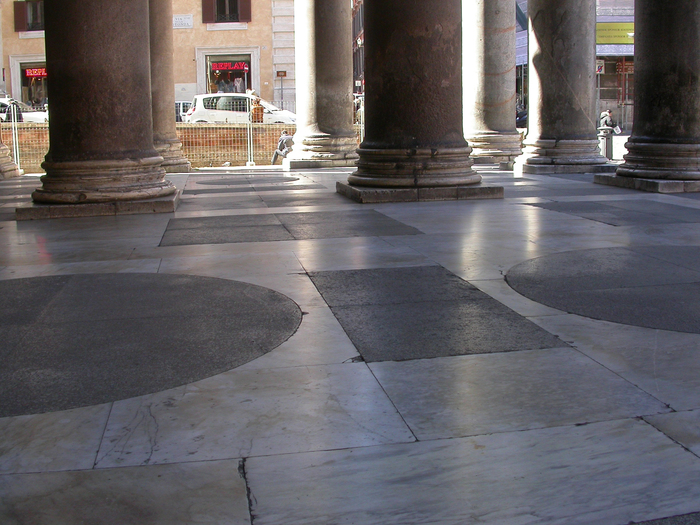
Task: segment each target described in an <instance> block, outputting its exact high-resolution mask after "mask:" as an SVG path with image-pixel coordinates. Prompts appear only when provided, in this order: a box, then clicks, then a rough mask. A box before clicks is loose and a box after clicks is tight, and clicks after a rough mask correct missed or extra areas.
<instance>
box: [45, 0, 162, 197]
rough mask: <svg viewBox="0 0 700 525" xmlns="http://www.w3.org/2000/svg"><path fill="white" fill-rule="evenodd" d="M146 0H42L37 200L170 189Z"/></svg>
mask: <svg viewBox="0 0 700 525" xmlns="http://www.w3.org/2000/svg"><path fill="white" fill-rule="evenodd" d="M148 19H149V15H148V0H114V1H112V2H103V1H101V0H65V1H63V2H47V3H46V4H45V27H46V67H47V70H48V72H49V75H50V76H51V82H50V83H49V88H48V89H49V100H50V101H51V102H50V105H49V115H50V118H49V140H50V147H49V152H48V153H47V155H46V160H45V162H44V164H43V167H44V169H45V170H46V175H44V176H43V177H42V179H41V180H42V184H43V186H42V188H41V189H39V190H37V191H35V192H34V193H33V194H32V197H33V199H34V200H35V201H38V202H53V203H89V202H109V201H119V200H135V199H148V198H154V197H160V196H165V195H171V194H173V193H175V187H174V186H173V185H172V184H171V183H170V182H169V181H166V180H165V170H164V169H163V168H162V167H161V163H162V162H163V158H162V157H161V156H159V155H158V153H157V152H156V151H155V149H154V147H153V115H152V110H151V68H150V53H149V28H148Z"/></svg>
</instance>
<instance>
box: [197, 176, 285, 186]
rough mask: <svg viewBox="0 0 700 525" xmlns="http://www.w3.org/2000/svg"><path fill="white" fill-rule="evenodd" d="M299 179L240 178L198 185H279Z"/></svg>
mask: <svg viewBox="0 0 700 525" xmlns="http://www.w3.org/2000/svg"><path fill="white" fill-rule="evenodd" d="M297 180H299V177H245V178H243V177H238V178H233V177H229V178H221V179H213V180H202V181H197V182H196V183H197V184H202V185H205V186H239V185H240V186H243V185H246V184H279V183H282V182H294V181H297Z"/></svg>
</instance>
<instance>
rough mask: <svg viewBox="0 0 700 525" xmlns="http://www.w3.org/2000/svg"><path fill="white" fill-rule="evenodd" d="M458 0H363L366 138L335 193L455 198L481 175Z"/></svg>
mask: <svg viewBox="0 0 700 525" xmlns="http://www.w3.org/2000/svg"><path fill="white" fill-rule="evenodd" d="M461 3H462V2H461V0H383V1H381V2H379V1H373V2H366V3H365V64H366V68H365V140H364V141H363V142H362V144H361V145H360V149H359V150H358V152H359V154H360V160H359V161H358V164H357V171H356V172H355V173H353V174H352V175H351V176H350V177H349V178H348V183H349V184H343V183H338V185H337V189H338V191H339V192H340V193H342V194H344V195H346V196H348V197H350V198H353V199H355V200H358V201H360V202H371V201H373V202H377V201H410V200H428V199H430V200H443V199H457V198H467V193H465V191H460V189H462V190H463V189H464V188H465V187H468V186H470V185H474V184H477V183H479V182H480V181H481V176H480V175H479V174H477V173H476V172H474V170H472V168H471V166H472V163H473V161H472V159H471V157H470V156H469V153H470V152H471V148H470V147H469V145H468V144H467V141H466V140H465V139H464V127H463V115H462V28H461V26H462V7H461ZM501 190H502V188H501ZM494 196H498V195H494ZM471 198H473V194H471Z"/></svg>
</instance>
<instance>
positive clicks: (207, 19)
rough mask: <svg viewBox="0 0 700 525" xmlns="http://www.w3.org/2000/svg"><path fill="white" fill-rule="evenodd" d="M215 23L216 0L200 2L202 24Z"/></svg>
mask: <svg viewBox="0 0 700 525" xmlns="http://www.w3.org/2000/svg"><path fill="white" fill-rule="evenodd" d="M215 22H216V0H202V23H203V24H213V23H215Z"/></svg>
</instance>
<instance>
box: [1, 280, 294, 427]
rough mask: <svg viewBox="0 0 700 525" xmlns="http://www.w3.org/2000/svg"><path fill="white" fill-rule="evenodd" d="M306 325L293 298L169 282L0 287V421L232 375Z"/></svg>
mask: <svg viewBox="0 0 700 525" xmlns="http://www.w3.org/2000/svg"><path fill="white" fill-rule="evenodd" d="M300 323H301V311H300V309H299V307H298V306H297V304H296V303H295V302H294V301H292V300H291V299H289V298H288V297H286V296H284V295H282V294H280V293H278V292H275V291H273V290H269V289H267V288H262V287H260V286H255V285H252V284H247V283H242V282H237V281H228V280H224V279H215V278H211V277H198V276H192V275H168V274H129V273H124V274H86V275H66V276H54V277H36V278H30V279H16V280H9V281H0V363H2V366H1V367H0V417H5V416H16V415H21V414H32V413H40V412H50V411H56V410H65V409H69V408H75V407H80V406H87V405H95V404H99V403H106V402H110V401H116V400H119V399H126V398H129V397H134V396H140V395H144V394H148V393H152V392H158V391H161V390H165V389H168V388H173V387H176V386H179V385H183V384H187V383H191V382H193V381H197V380H200V379H204V378H206V377H210V376H212V375H215V374H218V373H221V372H224V371H227V370H231V369H232V368H236V367H238V366H240V365H242V364H244V363H247V362H248V361H251V360H253V359H255V358H257V357H259V356H261V355H263V354H265V353H267V352H269V351H270V350H272V349H274V348H275V347H277V346H279V345H280V344H281V343H283V342H284V341H285V340H287V339H288V338H289V337H290V336H291V335H292V334H293V333H294V332H295V331H296V330H297V328H298V327H299V324H300Z"/></svg>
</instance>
